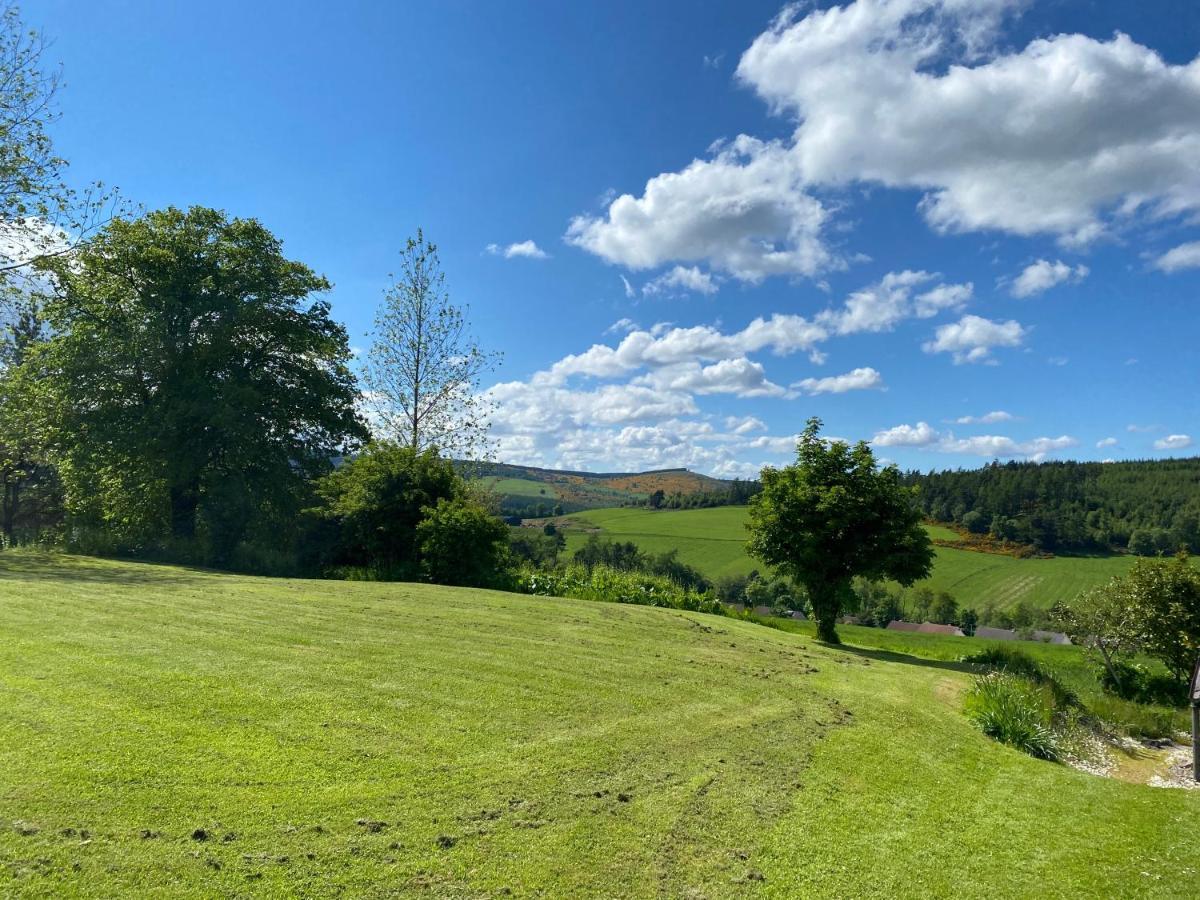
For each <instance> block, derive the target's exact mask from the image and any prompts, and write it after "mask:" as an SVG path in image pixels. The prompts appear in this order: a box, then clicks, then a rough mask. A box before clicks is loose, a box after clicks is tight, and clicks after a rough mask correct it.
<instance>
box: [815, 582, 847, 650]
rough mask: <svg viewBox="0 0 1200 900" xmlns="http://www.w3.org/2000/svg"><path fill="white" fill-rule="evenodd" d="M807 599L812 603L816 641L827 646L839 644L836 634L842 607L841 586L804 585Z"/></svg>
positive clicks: (826, 584)
mask: <svg viewBox="0 0 1200 900" xmlns="http://www.w3.org/2000/svg"><path fill="white" fill-rule="evenodd" d="M806 587H807V588H808V599H809V602H811V603H812V611H813V617H814V618H815V619H816V620H817V640H819V641H824V642H825V643H827V644H840V643H841V642H842V639H841V638H840V637H838V633H837V617H838V613H839V612H841V606H842V590H841V588H842V586H841V585H840V584H837V583H834V584H829V583H828V582H821V583H819V584H815V585H806Z"/></svg>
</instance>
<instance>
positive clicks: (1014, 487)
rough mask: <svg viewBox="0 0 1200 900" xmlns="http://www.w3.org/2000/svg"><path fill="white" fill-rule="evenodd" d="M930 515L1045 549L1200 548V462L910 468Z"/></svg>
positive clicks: (910, 479)
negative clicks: (935, 470)
mask: <svg viewBox="0 0 1200 900" xmlns="http://www.w3.org/2000/svg"><path fill="white" fill-rule="evenodd" d="M904 479H905V481H906V482H907V483H909V484H912V485H919V486H920V488H921V495H920V496H921V506H922V509H923V510H924V512H925V514H926V515H927V516H929V517H930V518H933V519H936V520H938V521H943V522H951V521H953V522H958V523H960V524H961V525H963V526H964V527H965V528H967V529H968V530H970V531H972V532H976V533H979V532H980V530H981V529H982V530H986V531H989V532H990V533H991V534H992V536H993V537H995V538H996V539H997V540H1007V541H1015V542H1019V543H1022V544H1029V545H1032V546H1034V547H1036V548H1038V549H1040V550H1046V551H1052V552H1056V553H1061V552H1071V551H1075V552H1079V551H1086V552H1094V551H1097V550H1099V551H1107V550H1110V549H1112V548H1123V547H1128V549H1129V551H1130V552H1131V553H1135V554H1138V555H1142V556H1152V555H1154V554H1156V553H1174V552H1175V551H1177V550H1178V549H1180V548H1181V547H1186V548H1187V549H1189V550H1191V551H1192V552H1193V553H1200V459H1165V460H1139V461H1132V462H1115V463H1098V462H1041V463H1032V462H1008V463H1004V464H1000V463H993V464H992V465H989V466H984V467H983V468H981V469H960V470H957V471H946V472H931V473H927V474H923V473H920V472H908V473H905V476H904Z"/></svg>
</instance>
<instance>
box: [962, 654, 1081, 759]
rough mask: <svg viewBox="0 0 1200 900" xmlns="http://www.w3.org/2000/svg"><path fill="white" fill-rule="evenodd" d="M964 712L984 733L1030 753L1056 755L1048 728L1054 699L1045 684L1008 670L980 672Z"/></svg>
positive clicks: (1042, 756) (1052, 735) (1052, 731)
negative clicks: (982, 673)
mask: <svg viewBox="0 0 1200 900" xmlns="http://www.w3.org/2000/svg"><path fill="white" fill-rule="evenodd" d="M967 715H968V716H969V717H970V718H971V720H972V721H974V722H975V724H976V725H978V726H979V728H980V729H981V730H982V731H983V733H984V734H986V735H988V736H989V737H992V738H995V739H996V740H998V741H1000V742H1001V743H1004V744H1008V745H1009V746H1011V747H1015V748H1016V749H1018V750H1021V751H1023V752H1025V753H1028V754H1029V755H1030V756H1036V757H1038V758H1039V759H1049V760H1057V759H1058V758H1059V756H1060V750H1059V745H1058V740H1057V738H1056V737H1055V734H1054V729H1053V728H1052V727H1051V723H1052V720H1053V717H1054V698H1053V695H1052V693H1051V691H1050V689H1049V688H1048V687H1047V686H1045V685H1039V684H1036V683H1034V682H1033V681H1032V680H1030V679H1029V678H1025V677H1022V676H1020V675H1015V674H1012V673H1010V672H1003V671H999V672H989V673H988V674H986V675H980V676H978V677H976V679H975V682H974V684H972V686H971V690H970V691H969V692H968V693H967Z"/></svg>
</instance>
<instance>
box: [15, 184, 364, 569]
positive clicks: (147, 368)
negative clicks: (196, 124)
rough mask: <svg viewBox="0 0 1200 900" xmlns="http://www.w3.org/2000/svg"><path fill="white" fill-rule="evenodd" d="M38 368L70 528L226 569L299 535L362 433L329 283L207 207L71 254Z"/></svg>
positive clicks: (142, 222)
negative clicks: (297, 525) (324, 478)
mask: <svg viewBox="0 0 1200 900" xmlns="http://www.w3.org/2000/svg"><path fill="white" fill-rule="evenodd" d="M40 265H41V268H42V269H43V270H44V271H45V272H46V274H47V276H48V277H51V278H52V279H53V280H54V282H55V284H56V285H57V287H58V291H57V293H56V295H55V296H54V297H53V298H49V299H48V300H47V301H46V305H45V315H46V319H47V321H48V323H49V326H50V332H51V337H50V339H49V340H48V341H46V342H44V343H42V344H39V345H38V346H36V347H35V348H34V349H33V351H32V352H31V353H30V354H29V357H28V358H27V359H26V360H25V361H24V363H23V364H22V369H23V370H24V371H25V374H26V375H27V377H28V378H29V379H30V380H31V382H32V383H34V384H35V385H36V388H37V402H36V409H37V410H38V411H39V413H41V414H43V415H44V416H45V417H46V423H47V425H48V428H49V431H50V433H51V438H52V440H53V442H54V444H55V446H56V452H57V454H58V456H59V461H60V473H61V476H62V480H63V485H64V489H65V493H66V505H67V510H68V513H69V515H70V517H71V522H72V528H73V529H75V530H76V531H77V532H78V531H80V530H83V531H87V530H89V529H91V530H97V531H101V532H103V540H104V541H106V542H109V543H111V544H112V545H114V549H123V550H129V551H136V552H147V551H149V550H152V549H154V548H156V547H162V546H165V541H164V540H163V539H164V537H165V536H169V537H170V538H171V539H172V540H173V541H174V542H176V543H179V542H182V543H188V542H191V541H193V539H198V541H199V550H198V551H197V555H198V556H199V557H200V558H202V559H204V560H205V561H208V562H213V563H216V564H226V563H228V562H229V560H230V558H231V556H232V554H233V552H234V550H235V549H236V548H237V546H238V545H239V543H241V542H242V541H243V540H245V539H247V538H248V537H251V536H253V535H254V534H255V533H256V532H257V533H259V534H271V535H272V536H273V538H274V540H275V541H276V542H278V541H279V540H280V538H281V535H282V536H284V537H286V535H287V534H288V533H289V531H290V530H291V523H292V521H293V520H294V519H295V517H296V514H297V512H298V510H299V509H300V507H301V505H302V504H303V502H304V501H305V491H306V484H307V482H308V480H309V479H310V478H312V477H314V476H316V475H319V474H321V473H323V472H325V471H327V470H328V469H329V467H330V458H331V457H332V456H334V455H335V454H337V453H338V452H341V451H342V450H343V449H344V448H345V446H346V443H347V441H348V440H353V439H354V438H356V437H358V436H359V435H361V434H362V433H363V430H362V426H361V424H360V422H359V420H358V417H357V414H356V412H355V400H356V396H357V391H356V387H355V382H354V377H353V375H352V374H351V373H350V370H349V368H348V367H347V365H348V362H349V360H350V350H349V346H348V344H347V339H346V332H345V330H344V329H343V328H342V327H341V326H340V325H338V324H336V323H335V322H333V320H331V319H330V318H329V305H328V303H327V302H325V301H320V300H317V301H314V300H312V299H311V298H312V295H313V294H314V293H316V292H319V291H323V290H326V289H328V287H329V283H328V282H327V281H326V280H325V279H324V278H321V277H320V276H318V275H316V274H314V273H313V272H312V271H311V270H310V269H309V268H308V267H307V266H304V265H303V264H301V263H298V262H294V261H291V260H288V259H286V258H285V257H284V256H283V253H282V248H281V245H280V242H279V241H278V239H276V238H275V237H274V236H273V235H272V234H271V233H270V232H269V231H267V230H266V229H265V228H264V227H263V226H262V225H260V224H259V223H258V222H256V221H254V220H250V219H229V218H228V217H226V216H225V215H224V214H223V213H221V212H218V211H216V210H211V209H203V208H200V207H194V208H192V209H190V210H188V211H187V212H182V211H180V210H178V209H174V208H170V209H166V210H162V211H159V212H153V213H149V214H147V215H145V216H143V217H141V218H139V219H135V220H132V221H124V220H115V221H113V222H112V223H111V224H110V225H109V226H108V227H107V228H105V229H104V230H103V231H102V232H101V233H100V234H99V235H97V236H96V238H95V239H94V240H92V241H91V242H89V243H88V244H87V245H86V246H85V247H83V248H82V249H81V250H79V251H78V252H77V253H75V254H73V255H72V257H71V258H70V260H67V259H62V258H51V259H45V260H43V261H42V262H41V264H40Z"/></svg>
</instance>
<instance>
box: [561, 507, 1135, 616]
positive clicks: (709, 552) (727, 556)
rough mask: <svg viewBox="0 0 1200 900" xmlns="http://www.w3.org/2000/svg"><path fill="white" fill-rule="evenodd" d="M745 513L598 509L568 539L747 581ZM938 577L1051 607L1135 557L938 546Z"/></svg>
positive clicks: (998, 601)
mask: <svg viewBox="0 0 1200 900" xmlns="http://www.w3.org/2000/svg"><path fill="white" fill-rule="evenodd" d="M748 519H749V510H748V508H747V507H744V506H721V507H716V508H712V509H684V510H650V509H596V510H588V511H586V512H581V513H577V514H574V515H572V516H571V520H572V521H573V522H577V523H578V525H579V527H578V528H577V529H576V530H574V531H569V532H568V534H567V549H568V551H570V552H573V551H574V550H575V549H576V548H577V547H579V546H581V545H582V544H583V542H584V541H585V540H586V539H587V533H586V529H598V530H599V531H600V532H602V533H603V535H604V536H605V537H609V538H612V539H613V540H621V541H633V542H634V543H636V544H637V545H638V546H639V547H641V548H642V549H643V550H645V551H647V552H652V553H661V552H664V551H666V550H672V549H676V550H678V552H679V558H680V560H682V561H683V562H685V563H687V564H688V565H691V566H695V567H696V568H697V569H699V570H700V571H701V572H703V573H704V574H705V575H707V576H708V577H709V578H719V577H721V576H723V575H733V574H746V573H748V572H750V571H751V570H752V569H762V568H763V566H762V565H761V564H759V563H757V562H756V561H755V560H753V559H751V558H750V557H749V556H747V555H746V550H745V545H746V522H747V521H748ZM927 527H928V528H929V529H930V532H931V535H932V536H933V537H938V538H943V539H946V540H952V539H954V538H955V537H957V535H956V534H955V532H953V531H952V530H950V529H949V528H945V527H943V526H937V525H934V526H927ZM936 551H937V561H936V563H935V564H934V569H933V574H932V575H931V576H930V577H929V578H928V579H927V580H926V581H923V582H921V584H924V585H928V586H929V587H930V588H932V589H934V590H936V591H943V590H944V591H949V592H950V593H951V594H953V595H954V597H955V599H957V600H958V602H959V603H960V604H962V605H965V606H975V607H981V606H983V605H985V604H988V603H991V604H993V605H995V606H996V608H998V609H1005V608H1008V607H1011V606H1015V605H1016V604H1017V603H1019V602H1021V601H1025V602H1027V603H1030V604H1032V605H1035V606H1040V607H1050V606H1053V605H1054V604H1055V603H1056V602H1058V601H1059V600H1070V599H1071V598H1073V597H1075V596H1077V595H1078V594H1079V593H1081V592H1082V591H1085V590H1087V589H1089V588H1092V587H1095V586H1097V585H1099V584H1103V583H1104V582H1105V581H1107V580H1108V579H1109V578H1111V577H1112V576H1113V575H1120V574H1122V573H1124V572H1126V571H1128V569H1129V567H1130V566H1131V565H1133V559H1134V558H1133V557H1130V556H1056V557H1053V558H1051V559H1016V558H1015V557H1011V556H1001V555H999V554H995V553H980V552H977V551H973V550H959V549H956V548H953V547H937V548H936Z"/></svg>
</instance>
